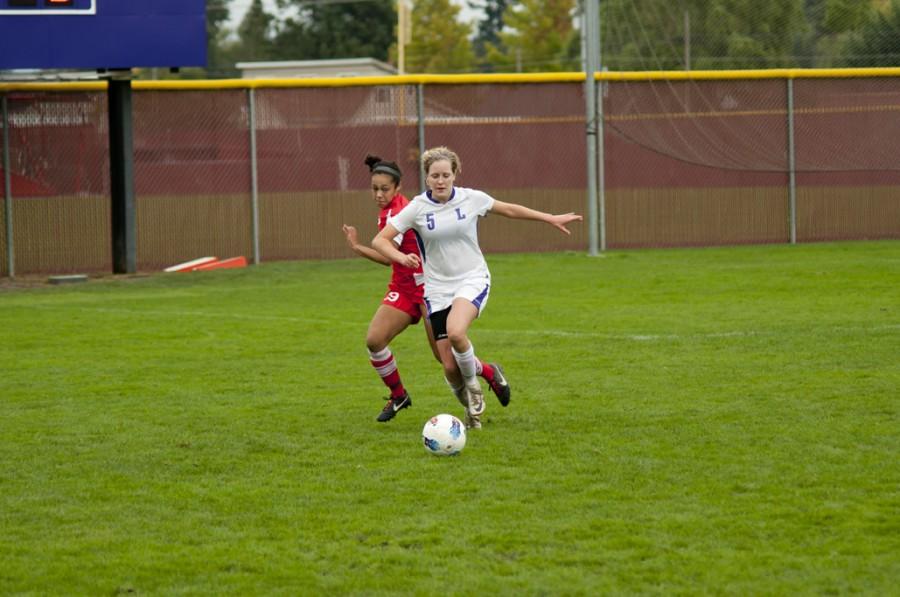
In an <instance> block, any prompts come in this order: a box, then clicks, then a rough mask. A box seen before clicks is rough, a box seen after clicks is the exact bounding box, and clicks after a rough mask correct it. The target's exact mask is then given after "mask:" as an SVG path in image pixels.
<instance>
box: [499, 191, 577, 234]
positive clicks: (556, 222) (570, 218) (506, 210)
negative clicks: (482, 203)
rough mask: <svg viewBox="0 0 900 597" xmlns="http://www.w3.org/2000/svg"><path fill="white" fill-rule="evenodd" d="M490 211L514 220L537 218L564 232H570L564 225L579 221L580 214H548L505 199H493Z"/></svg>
mask: <svg viewBox="0 0 900 597" xmlns="http://www.w3.org/2000/svg"><path fill="white" fill-rule="evenodd" d="M491 212H492V213H496V214H500V215H501V216H506V217H507V218H513V219H515V220H537V221H538V222H546V223H547V224H550V225H551V226H553V227H554V228H557V229H559V230H560V231H562V232H564V233H566V234H572V233H571V232H570V231H569V229H568V228H566V225H567V224H569V223H571V222H576V221H577V222H580V221H581V216H580V215H578V214H575V213H572V212H569V213H567V214H548V213H545V212H542V211H538V210H536V209H531V208H530V207H525V206H524V205H519V204H518V203H507V202H505V201H497V200H496V199H495V200H494V207H492V208H491Z"/></svg>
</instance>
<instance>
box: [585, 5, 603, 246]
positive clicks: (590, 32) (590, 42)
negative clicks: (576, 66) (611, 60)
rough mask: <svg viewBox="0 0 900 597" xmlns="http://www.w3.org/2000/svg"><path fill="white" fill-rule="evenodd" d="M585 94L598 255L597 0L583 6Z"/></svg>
mask: <svg viewBox="0 0 900 597" xmlns="http://www.w3.org/2000/svg"><path fill="white" fill-rule="evenodd" d="M584 20H585V23H584V32H585V41H584V53H585V57H584V71H585V72H584V96H585V103H586V107H585V112H586V113H585V120H586V123H587V126H586V127H585V128H586V129H587V130H586V136H587V179H588V180H587V187H588V188H587V194H588V205H587V208H588V214H587V215H588V255H597V253H598V251H597V247H598V238H597V233H598V231H599V228H600V225H599V222H598V217H599V216H598V213H597V128H598V127H597V80H596V78H595V77H594V74H595V73H596V71H598V70H600V1H599V0H586V1H585V9H584Z"/></svg>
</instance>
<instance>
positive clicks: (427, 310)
mask: <svg viewBox="0 0 900 597" xmlns="http://www.w3.org/2000/svg"><path fill="white" fill-rule="evenodd" d="M423 298H424V297H423ZM425 313H426V314H427V315H428V317H431V301H429V300H428V299H427V298H425Z"/></svg>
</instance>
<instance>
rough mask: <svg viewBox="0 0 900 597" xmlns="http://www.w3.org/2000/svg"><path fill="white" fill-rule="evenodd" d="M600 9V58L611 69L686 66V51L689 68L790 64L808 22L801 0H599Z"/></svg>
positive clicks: (755, 66)
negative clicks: (689, 63) (688, 30)
mask: <svg viewBox="0 0 900 597" xmlns="http://www.w3.org/2000/svg"><path fill="white" fill-rule="evenodd" d="M601 14H602V20H601V24H602V25H603V32H602V34H601V41H602V44H603V52H602V56H603V64H604V65H606V66H609V67H610V68H613V69H616V70H640V69H648V70H657V69H665V70H668V69H682V68H686V66H687V64H686V63H687V56H686V54H687V53H688V51H689V52H690V62H691V68H694V69H699V68H706V69H717V68H770V67H786V66H794V65H795V64H796V59H795V53H794V50H795V44H796V40H797V38H798V35H802V34H803V32H805V31H806V30H807V27H808V26H807V23H806V18H805V14H804V0H683V1H682V2H672V1H671V0H604V2H603V3H602V4H601ZM686 14H687V17H688V18H689V22H690V37H687V35H686V32H685V26H684V22H685V15H686ZM686 38H687V39H686ZM686 46H687V47H686Z"/></svg>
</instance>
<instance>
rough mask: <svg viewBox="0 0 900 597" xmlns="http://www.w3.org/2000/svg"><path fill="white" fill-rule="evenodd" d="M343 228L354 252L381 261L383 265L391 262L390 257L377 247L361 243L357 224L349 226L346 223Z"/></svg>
mask: <svg viewBox="0 0 900 597" xmlns="http://www.w3.org/2000/svg"><path fill="white" fill-rule="evenodd" d="M341 230H343V231H344V236H345V237H346V238H347V244H348V245H349V246H350V249H351V250H352V251H353V252H354V253H356V254H357V255H359V256H360V257H365V258H366V259H369V260H370V261H374V262H375V263H380V264H381V265H390V264H391V260H390V259H388V258H387V257H385V256H384V255H382V254H381V253H379V252H378V251H376V250H375V249H373V248H371V247H367V246H365V245H361V244H359V238H358V236H357V232H356V227H355V226H348V225H347V224H344V225H343V226H341Z"/></svg>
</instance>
